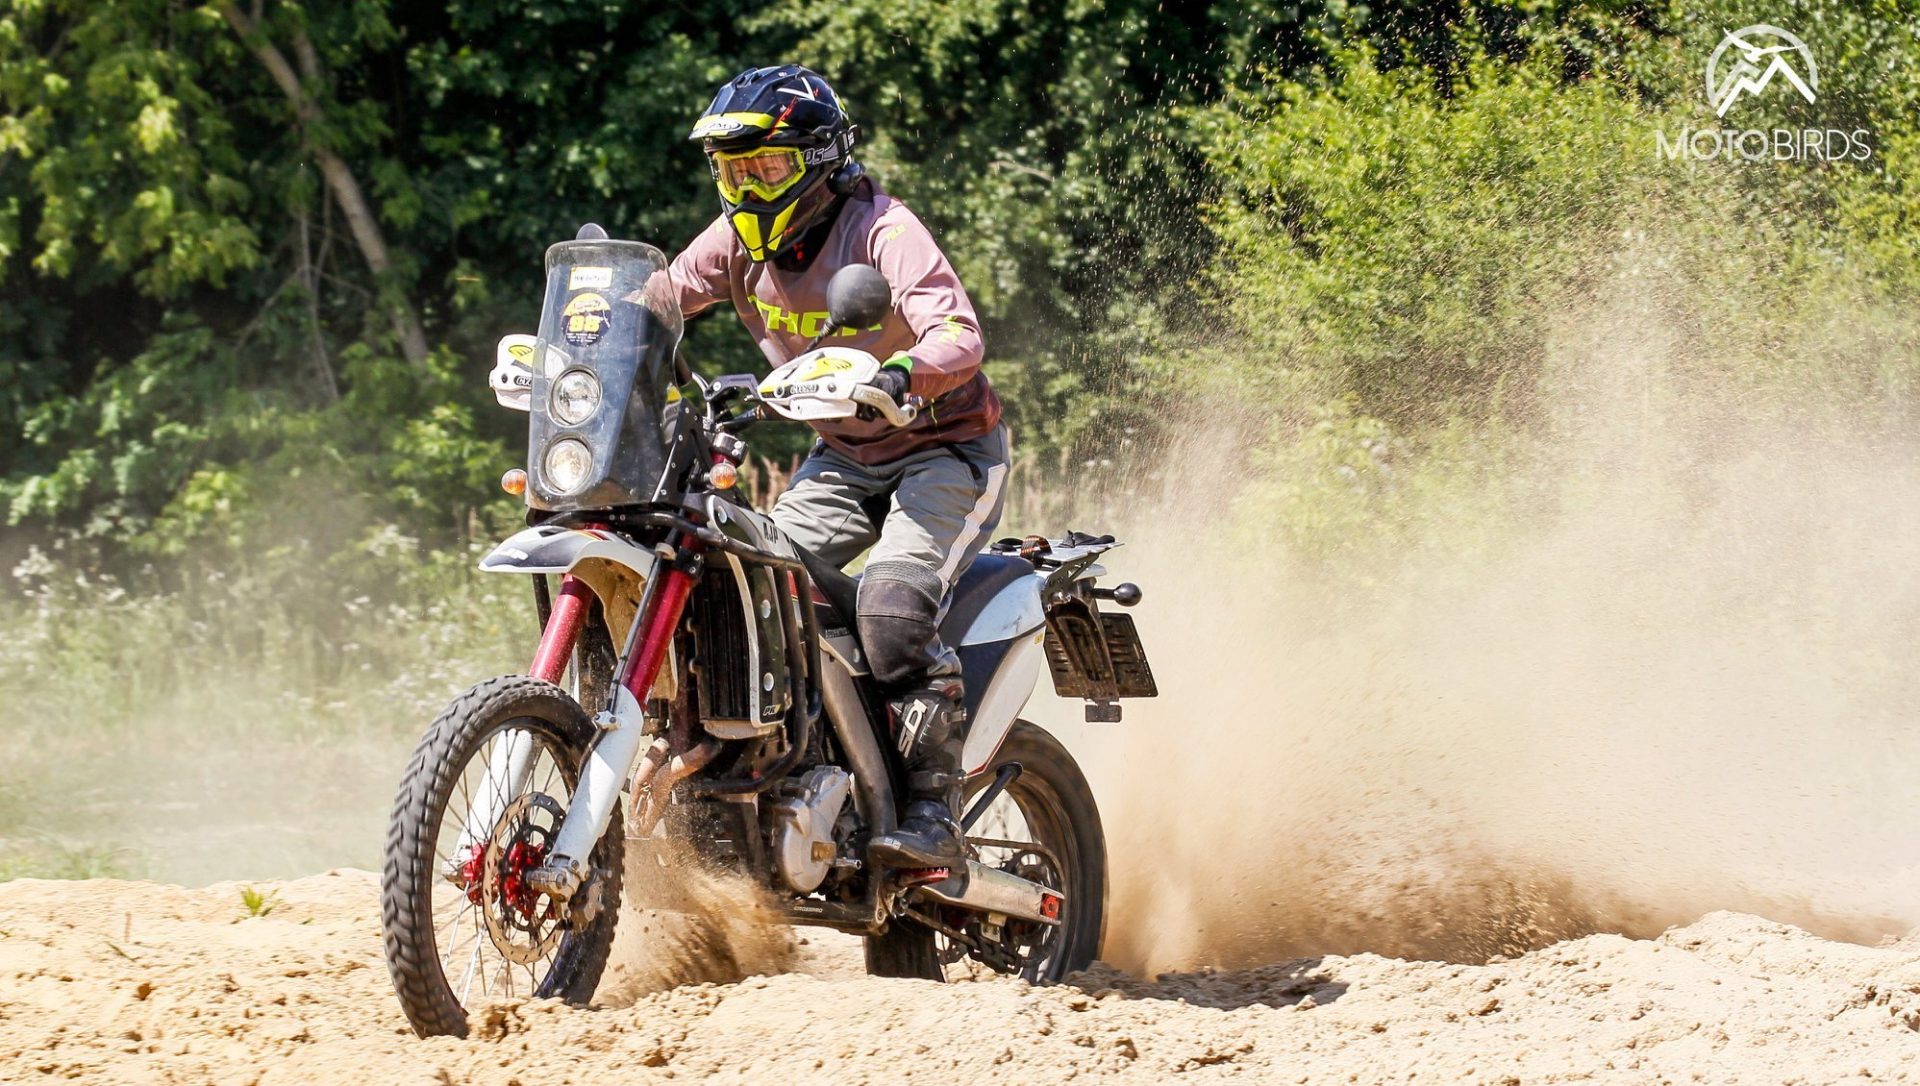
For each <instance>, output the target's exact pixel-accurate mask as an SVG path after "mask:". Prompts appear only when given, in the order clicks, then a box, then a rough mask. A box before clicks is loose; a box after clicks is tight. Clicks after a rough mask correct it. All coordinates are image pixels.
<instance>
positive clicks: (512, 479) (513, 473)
mask: <svg viewBox="0 0 1920 1086" xmlns="http://www.w3.org/2000/svg"><path fill="white" fill-rule="evenodd" d="M500 489H502V490H504V491H506V492H507V493H509V494H512V495H514V496H516V497H517V496H519V495H521V494H525V493H526V492H527V469H525V468H513V469H511V470H509V471H508V472H507V473H506V474H505V475H502V476H501V477H500Z"/></svg>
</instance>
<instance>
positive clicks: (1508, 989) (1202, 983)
mask: <svg viewBox="0 0 1920 1086" xmlns="http://www.w3.org/2000/svg"><path fill="white" fill-rule="evenodd" d="M240 891H241V885H240V884H234V883H229V884H222V885H218V886H213V887H208V888H206V889H198V890H186V889H181V888H178V887H172V886H162V885H155V884H149V883H126V882H110V881H96V882H45V881H34V880H23V881H19V882H13V883H8V884H4V885H0V1080H4V1081H7V1082H39V1081H48V1080H53V1079H73V1080H79V1081H84V1082H115V1083H117V1082H137V1083H148V1082H152V1083H202V1082H220V1083H261V1084H272V1083H293V1082H319V1083H356V1084H357V1083H488V1084H509V1083H524V1084H527V1086H532V1084H535V1083H543V1084H544V1083H571V1082H578V1083H588V1082H593V1083H600V1082H607V1081H616V1080H617V1081H653V1080H656V1079H691V1078H700V1079H708V1078H711V1079H716V1080H719V1081H737V1082H754V1083H776V1082H801V1081H826V1080H829V1079H831V1080H833V1081H838V1082H848V1083H855V1082H979V1081H994V1082H1018V1083H1043V1082H1062V1081H1068V1080H1075V1081H1081V1080H1100V1081H1109V1080H1111V1081H1116V1082H1166V1081H1174V1080H1175V1079H1174V1076H1179V1080H1180V1081H1204V1080H1213V1079H1225V1078H1237V1079H1242V1080H1247V1081H1255V1082H1360V1083H1368V1082H1414V1081H1418V1082H1431V1081H1441V1082H1484V1083H1531V1082H1567V1081H1583V1082H1586V1081H1599V1082H1647V1083H1652V1082H1696V1081H1697V1082H1714V1083H1721V1082H1767V1083H1795V1082H1799V1083H1831V1082H1837V1081H1841V1080H1852V1079H1856V1078H1857V1079H1862V1080H1865V1079H1874V1080H1881V1081H1888V1080H1891V1081H1908V1080H1910V1079H1920V941H1916V940H1912V939H1910V940H1908V941H1906V942H1903V943H1896V944H1888V945H1885V946H1880V947H1864V946H1857V945H1853V944H1849V943H1837V942H1830V941H1827V940H1823V939H1819V938H1816V937H1814V936H1812V935H1809V934H1807V933H1806V932H1803V931H1801V930H1799V929H1797V928H1793V927H1789V926H1786V925H1782V924H1776V923H1772V922H1769V921H1765V920H1761V919H1758V918H1756V917H1752V916H1745V915H1740V914H1735V913H1714V914H1711V915H1709V916H1707V917H1705V918H1703V919H1701V920H1699V921H1698V922H1696V923H1694V924H1691V925H1689V926H1686V927H1681V928H1676V929H1673V930H1671V931H1669V932H1667V933H1666V934H1664V935H1662V936H1660V937H1659V938H1656V939H1651V940H1630V939H1624V938H1621V937H1618V936H1611V935H1597V936H1590V937H1587V938H1583V939H1578V940H1575V941H1571V942H1564V943H1560V944H1557V945H1554V946H1551V947H1548V948H1546V949H1544V950H1540V951H1536V952H1534V953H1531V954H1526V955H1523V956H1520V957H1517V958H1512V959H1508V960H1501V961H1496V962H1494V963H1492V964H1488V965H1484V966H1467V965H1448V964H1442V963H1434V962H1418V961H1399V960H1393V959H1387V958H1381V957H1376V956H1373V955H1368V954H1361V955H1355V956H1352V957H1324V958H1306V959H1299V960H1294V961H1289V962H1284V963H1280V964H1275V965H1269V966H1263V967H1260V968H1256V969H1251V970H1246V971H1240V972H1232V973H1225V972H1223V973H1185V974H1169V975H1165V976H1162V977H1160V978H1158V979H1157V980H1153V981H1142V980H1137V979H1132V978H1128V977H1125V976H1123V975H1120V974H1118V973H1114V972H1111V971H1107V970H1105V969H1104V968H1096V970H1095V971H1094V972H1092V973H1090V974H1088V975H1085V976H1082V977H1081V978H1079V981H1078V983H1076V984H1072V985H1062V986H1058V987H1052V988H1031V987H1028V986H1027V985H1025V984H1023V983H1019V982H1012V981H1001V980H994V981H988V982H982V983H967V984H956V985H951V986H941V985H935V984H931V983H925V982H916V981H883V980H875V979H870V978H867V977H864V976H860V975H858V972H857V963H858V958H857V952H856V950H855V944H853V942H852V941H851V940H846V939H844V938H841V937H837V936H826V937H824V938H823V937H822V936H820V935H818V934H813V933H803V934H802V936H801V937H802V938H803V939H805V940H806V942H805V943H804V944H803V945H800V946H799V947H798V955H797V959H796V961H795V963H794V967H795V968H796V969H798V970H800V971H799V972H795V973H791V974H788V975H783V976H774V977H754V978H749V979H747V980H745V981H742V982H739V983H733V984H703V985H693V986H685V987H680V988H676V989H673V990H670V991H661V992H655V993H653V994H650V995H644V996H641V997H640V998H639V999H638V1000H637V1001H636V1002H633V1003H632V1004H631V1005H629V1006H623V1007H618V1008H599V1009H593V1010H586V1009H579V1008H569V1007H566V1006H563V1005H559V1004H555V1003H550V1002H513V1003H502V1004H495V1005H492V1006H489V1007H486V1008H484V1009H482V1010H480V1011H478V1012H477V1013H476V1015H475V1025H476V1029H475V1035H474V1036H473V1037H472V1038H470V1039H468V1040H464V1041H454V1040H449V1039H436V1040H433V1041H420V1040H416V1039H415V1038H414V1037H413V1036H412V1034H411V1033H410V1032H409V1031H408V1029H407V1027H406V1024H405V1022H404V1021H403V1020H402V1018H401V1016H400V1012H399V1008H398V1006H397V1005H396V1003H395V1001H394V998H393V995H392V992H391V990H390V988H389V986H388V980H387V973H386V969H385V966H384V964H383V963H382V961H381V957H380V947H379V941H378V935H377V910H376V907H375V893H376V882H375V877H374V876H373V875H372V874H370V873H367V872H361V871H350V870H341V871H335V872H331V873H329V874H327V875H323V876H316V877H313V878H307V879H301V880H298V881H294V882H289V883H284V884H280V885H279V886H278V887H277V892H276V894H275V896H274V898H273V899H272V900H273V903H274V904H273V906H272V908H271V910H270V911H269V912H267V913H266V915H264V916H257V917H256V916H249V915H247V910H246V909H245V907H244V906H243V904H242V902H241V894H240ZM616 1076H617V1077H616Z"/></svg>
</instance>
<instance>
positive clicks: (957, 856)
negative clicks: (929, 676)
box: [867, 676, 967, 868]
mask: <svg viewBox="0 0 1920 1086" xmlns="http://www.w3.org/2000/svg"><path fill="white" fill-rule="evenodd" d="M963 694H964V691H963V689H962V687H961V685H960V679H959V678H958V677H957V676H954V677H949V678H939V679H933V680H930V681H929V682H928V683H927V685H925V686H922V687H919V688H916V689H913V690H908V691H906V692H905V693H903V694H900V695H899V696H897V697H895V698H894V699H893V700H892V701H890V702H889V703H888V707H889V708H890V709H891V710H892V712H893V718H894V720H895V721H896V722H897V724H898V726H899V729H900V732H899V737H900V738H899V742H900V753H901V755H902V756H903V757H905V759H906V762H907V810H906V815H905V817H903V818H902V819H901V820H900V825H899V827H898V828H896V829H895V830H894V831H893V832H892V833H884V834H881V835H880V836H878V837H875V838H874V839H873V841H872V843H871V844H869V845H868V846H867V852H868V854H869V856H871V857H872V859H873V862H874V863H876V864H882V865H884V866H887V867H909V868H920V867H959V866H960V865H961V864H962V863H963V862H964V861H965V860H966V853H965V852H964V851H963V850H962V848H961V836H960V823H959V820H958V817H957V813H958V811H959V804H960V776H961V774H960V748H961V744H962V742H963V740H964V739H965V737H966V730H967V710H966V706H965V704H964V700H963Z"/></svg>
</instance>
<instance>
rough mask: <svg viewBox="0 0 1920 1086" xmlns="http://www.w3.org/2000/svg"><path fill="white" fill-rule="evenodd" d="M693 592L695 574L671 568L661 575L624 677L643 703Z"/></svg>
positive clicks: (636, 698)
mask: <svg viewBox="0 0 1920 1086" xmlns="http://www.w3.org/2000/svg"><path fill="white" fill-rule="evenodd" d="M692 591H693V575H692V574H690V573H688V572H687V571H685V570H682V569H674V568H672V567H668V568H667V569H666V572H665V573H663V574H661V577H660V586H659V588H658V589H657V590H656V591H655V592H654V596H653V606H652V607H650V608H648V609H647V614H646V618H645V621H646V624H647V625H646V628H645V630H644V631H643V632H642V634H641V637H640V647H639V648H637V649H635V650H634V654H633V659H632V660H631V661H629V663H628V666H627V673H626V675H625V676H624V677H623V678H622V680H621V681H622V682H624V683H625V684H626V687H627V690H628V691H629V692H630V693H632V694H633V697H634V700H635V701H638V702H640V703H641V704H643V705H644V704H646V700H647V694H648V693H649V692H650V691H652V689H653V680H654V677H655V676H656V675H658V674H659V673H660V665H661V663H662V662H663V661H665V660H666V658H667V647H668V646H669V645H672V644H673V631H674V630H675V629H678V628H679V626H680V612H681V611H682V610H683V609H685V607H686V605H687V596H688V594H689V593H691V592H692Z"/></svg>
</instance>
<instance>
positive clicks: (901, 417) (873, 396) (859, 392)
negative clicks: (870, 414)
mask: <svg viewBox="0 0 1920 1086" xmlns="http://www.w3.org/2000/svg"><path fill="white" fill-rule="evenodd" d="M848 396H849V397H851V398H852V399H853V400H854V402H856V403H860V404H864V405H865V406H867V407H871V408H873V409H874V411H876V412H877V413H879V415H880V417H881V418H883V419H886V420H887V421H888V422H890V423H892V424H893V425H895V426H905V425H907V424H909V423H911V422H912V421H913V420H914V418H915V416H917V415H919V414H920V407H919V405H918V404H916V403H914V402H913V401H914V400H916V399H918V397H914V396H909V397H907V400H908V402H907V403H903V404H902V403H895V402H893V397H892V396H889V395H887V391H886V389H883V388H878V387H875V386H873V385H860V386H858V387H856V388H855V389H854V390H853V391H852V392H850V393H848Z"/></svg>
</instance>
